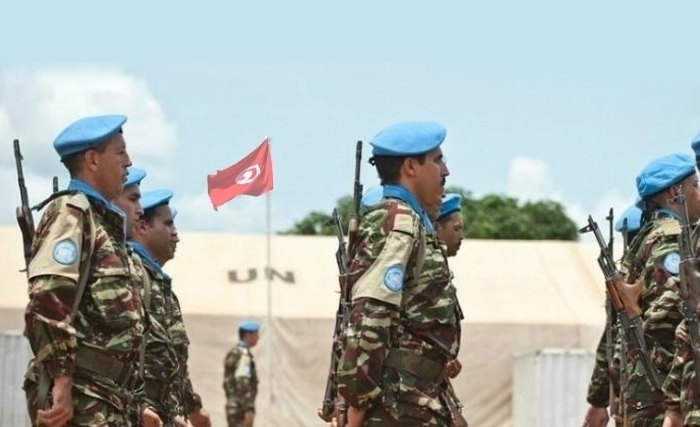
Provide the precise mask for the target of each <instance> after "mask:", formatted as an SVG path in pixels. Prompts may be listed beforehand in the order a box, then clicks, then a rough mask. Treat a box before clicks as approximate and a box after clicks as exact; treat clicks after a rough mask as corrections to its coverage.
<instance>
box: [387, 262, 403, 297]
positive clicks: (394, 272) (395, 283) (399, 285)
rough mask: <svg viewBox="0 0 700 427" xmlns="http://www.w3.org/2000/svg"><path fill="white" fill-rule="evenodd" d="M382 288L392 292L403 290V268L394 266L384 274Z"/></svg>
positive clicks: (399, 265) (397, 265)
mask: <svg viewBox="0 0 700 427" xmlns="http://www.w3.org/2000/svg"><path fill="white" fill-rule="evenodd" d="M384 286H386V287H387V289H389V290H390V291H392V292H399V291H400V290H401V289H403V266H402V265H401V264H394V265H392V266H391V267H389V268H387V269H386V271H385V272H384Z"/></svg>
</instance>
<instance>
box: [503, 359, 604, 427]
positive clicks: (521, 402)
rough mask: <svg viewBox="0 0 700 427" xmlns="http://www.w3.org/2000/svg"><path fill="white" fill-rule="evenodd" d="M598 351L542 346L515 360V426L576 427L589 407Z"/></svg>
mask: <svg viewBox="0 0 700 427" xmlns="http://www.w3.org/2000/svg"><path fill="white" fill-rule="evenodd" d="M594 363H595V354H593V353H592V352H589V351H584V350H578V349H550V348H547V349H541V350H538V351H536V352H534V353H526V354H519V355H516V356H515V357H514V363H513V427H561V426H577V425H581V423H582V422H583V417H584V415H585V413H586V410H587V408H588V403H587V402H586V393H587V388H588V382H589V380H590V377H591V372H592V369H593V365H594Z"/></svg>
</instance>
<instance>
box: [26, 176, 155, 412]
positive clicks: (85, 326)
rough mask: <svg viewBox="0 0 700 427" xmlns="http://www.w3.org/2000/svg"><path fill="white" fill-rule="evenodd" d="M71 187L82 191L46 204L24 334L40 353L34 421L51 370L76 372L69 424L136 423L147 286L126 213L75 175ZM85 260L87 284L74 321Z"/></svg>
mask: <svg viewBox="0 0 700 427" xmlns="http://www.w3.org/2000/svg"><path fill="white" fill-rule="evenodd" d="M69 189H79V190H80V191H75V192H73V193H71V194H67V195H60V196H58V197H56V198H55V199H54V200H52V201H51V202H50V203H49V204H48V206H47V207H46V211H45V213H44V215H43V217H42V219H41V222H40V224H39V226H38V228H37V231H36V237H35V240H34V244H33V250H32V261H31V263H30V265H29V268H28V277H29V303H28V305H27V309H26V312H25V332H24V333H25V336H26V337H27V338H28V339H29V342H30V344H31V347H32V350H33V352H34V355H35V357H34V359H32V361H31V362H30V364H29V367H28V369H27V373H26V381H25V386H24V389H25V391H26V393H27V406H28V410H29V413H30V416H31V417H32V419H33V418H34V416H35V414H36V411H37V409H40V408H39V406H40V404H39V402H40V401H41V399H43V396H39V387H38V382H39V379H40V376H41V370H44V371H45V372H46V373H47V374H48V376H49V378H55V377H58V376H61V375H72V377H73V390H72V397H73V407H74V417H73V419H72V420H71V421H70V422H69V424H68V425H83V426H88V425H89V426H98V425H99V426H102V425H110V426H130V425H131V419H130V418H131V416H132V414H133V406H134V400H133V399H134V389H135V388H136V387H137V383H138V378H137V376H138V357H139V351H140V350H141V347H142V345H143V333H144V328H145V322H144V312H143V307H142V303H141V298H140V295H139V288H140V286H142V285H141V284H139V283H138V281H137V278H138V272H136V274H134V272H133V271H132V267H133V264H132V263H131V261H130V256H129V254H128V251H127V247H126V242H125V240H126V236H125V234H124V218H123V216H122V215H121V214H120V213H118V212H117V211H115V210H113V209H112V205H111V204H110V203H108V202H107V201H105V200H104V198H102V197H101V196H100V195H99V194H98V193H97V192H95V191H94V190H93V189H92V188H90V187H89V186H87V185H86V184H84V183H82V182H80V181H76V180H72V181H71V185H70V186H69ZM86 196H87V197H86ZM93 221H94V222H93ZM93 235H94V240H93V238H92V236H93ZM91 245H94V247H93V251H92V254H90V251H89V250H88V249H87V248H89V247H91ZM83 266H86V267H87V268H89V270H88V271H89V277H88V279H87V286H86V288H85V293H84V294H83V296H82V298H81V300H80V304H79V306H78V310H77V314H76V316H75V318H74V320H73V323H72V324H69V323H68V317H69V316H70V313H71V310H72V305H73V302H74V300H75V298H76V292H77V287H78V286H77V283H78V281H79V280H80V273H81V271H82V267H83ZM47 404H49V405H50V401H49V402H47Z"/></svg>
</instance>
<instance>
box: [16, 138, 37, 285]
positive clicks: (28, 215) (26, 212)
mask: <svg viewBox="0 0 700 427" xmlns="http://www.w3.org/2000/svg"><path fill="white" fill-rule="evenodd" d="M12 144H13V145H14V149H15V166H16V167H17V183H18V184H19V197H20V200H21V203H22V204H21V205H20V206H18V207H17V209H16V210H15V216H16V217H17V224H18V225H19V229H20V230H21V231H22V244H23V246H24V266H25V269H24V270H21V271H26V269H27V268H29V263H30V261H31V260H32V241H33V240H34V231H35V230H34V216H33V215H32V208H31V207H30V206H29V196H28V195H27V186H26V184H25V183H24V170H23V169H22V160H24V157H22V152H21V151H20V149H19V140H18V139H15V140H14V141H12Z"/></svg>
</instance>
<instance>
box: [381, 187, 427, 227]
mask: <svg viewBox="0 0 700 427" xmlns="http://www.w3.org/2000/svg"><path fill="white" fill-rule="evenodd" d="M384 197H385V198H387V199H399V200H401V201H402V202H405V203H407V204H408V205H409V206H410V207H411V209H413V211H414V212H416V213H417V214H418V216H419V217H420V219H421V222H422V223H423V226H424V227H425V229H426V230H428V232H429V233H432V232H433V223H432V221H430V218H429V217H428V214H427V213H426V212H425V210H424V209H423V207H422V206H421V205H420V203H418V200H416V198H415V196H414V195H413V193H411V192H410V191H408V189H406V187H404V186H402V185H394V184H388V185H385V186H384Z"/></svg>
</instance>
